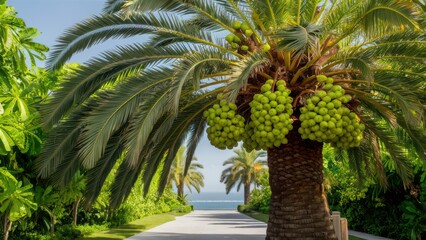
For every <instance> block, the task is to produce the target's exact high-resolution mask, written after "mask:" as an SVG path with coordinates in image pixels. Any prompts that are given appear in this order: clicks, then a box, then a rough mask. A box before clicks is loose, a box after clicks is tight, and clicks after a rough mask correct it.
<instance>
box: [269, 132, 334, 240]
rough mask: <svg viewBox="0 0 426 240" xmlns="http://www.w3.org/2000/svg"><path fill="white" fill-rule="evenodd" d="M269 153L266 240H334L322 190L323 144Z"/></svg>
mask: <svg viewBox="0 0 426 240" xmlns="http://www.w3.org/2000/svg"><path fill="white" fill-rule="evenodd" d="M287 138H288V140H289V141H288V142H289V143H288V144H286V145H281V146H280V147H279V148H271V149H269V150H268V166H269V174H270V177H269V182H270V185H271V191H272V196H271V203H270V211H269V222H268V229H267V236H266V239H267V240H283V239H336V236H335V233H334V229H333V225H332V222H331V220H330V213H329V209H328V204H327V199H326V197H325V193H324V188H323V184H322V183H323V174H322V169H323V167H322V143H319V142H314V141H310V140H302V139H301V137H300V135H299V133H298V132H297V127H295V128H294V130H292V131H291V132H290V133H289V134H288V135H287Z"/></svg>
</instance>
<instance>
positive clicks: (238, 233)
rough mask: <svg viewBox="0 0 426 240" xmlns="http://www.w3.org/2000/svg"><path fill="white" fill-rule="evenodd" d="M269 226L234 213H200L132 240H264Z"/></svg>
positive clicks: (205, 211) (168, 223) (189, 215)
mask: <svg viewBox="0 0 426 240" xmlns="http://www.w3.org/2000/svg"><path fill="white" fill-rule="evenodd" d="M265 236H266V224H265V223H263V222H259V221H257V220H255V219H252V218H250V217H247V216H246V215H243V214H241V213H238V212H237V211H233V210H196V211H194V212H192V213H189V214H187V215H184V216H181V217H176V220H175V221H171V222H167V223H165V224H163V225H160V226H158V227H155V228H152V229H150V230H148V231H146V232H143V233H140V234H137V235H134V236H132V237H130V238H127V239H129V240H139V239H142V240H164V239H185V240H219V239H227V240H264V239H265Z"/></svg>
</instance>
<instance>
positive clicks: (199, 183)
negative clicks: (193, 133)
mask: <svg viewBox="0 0 426 240" xmlns="http://www.w3.org/2000/svg"><path fill="white" fill-rule="evenodd" d="M196 161H197V158H195V157H193V158H192V159H191V163H190V165H189V168H188V170H187V171H185V164H186V155H185V147H183V146H182V147H180V148H179V150H178V152H177V153H176V156H175V160H174V161H173V164H172V166H171V167H170V173H169V178H168V181H169V184H168V185H172V184H173V183H174V184H175V186H176V189H177V193H178V198H179V200H180V201H183V200H184V188H185V186H186V187H187V188H188V189H189V191H190V192H192V190H191V188H192V187H193V188H195V190H196V191H197V192H198V193H200V190H201V188H202V187H204V175H203V174H202V173H201V172H200V171H199V169H202V168H203V165H202V164H201V163H198V162H196Z"/></svg>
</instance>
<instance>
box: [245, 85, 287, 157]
mask: <svg viewBox="0 0 426 240" xmlns="http://www.w3.org/2000/svg"><path fill="white" fill-rule="evenodd" d="M274 88H275V89H274ZM261 92H262V93H260V94H255V95H254V97H253V101H252V102H250V111H251V116H250V119H251V121H250V123H249V124H248V126H246V134H245V135H244V140H245V144H246V145H245V147H247V148H248V149H249V150H250V149H267V148H271V147H273V146H275V147H279V146H280V145H281V144H287V143H288V140H287V138H286V137H285V136H286V135H287V134H288V132H289V131H291V130H292V129H293V125H292V123H293V120H292V119H291V115H292V114H293V106H292V105H291V103H292V102H293V99H292V97H290V90H289V89H288V88H287V87H286V85H285V81H284V80H278V81H277V82H276V83H274V80H272V79H269V80H267V81H266V82H265V84H264V85H262V87H261Z"/></svg>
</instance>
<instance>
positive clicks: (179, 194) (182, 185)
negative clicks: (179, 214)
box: [177, 182, 185, 203]
mask: <svg viewBox="0 0 426 240" xmlns="http://www.w3.org/2000/svg"><path fill="white" fill-rule="evenodd" d="M184 187H185V185H184V184H183V182H182V183H181V184H179V185H178V186H177V191H178V199H179V201H180V202H182V203H183V202H184V199H183V188H184Z"/></svg>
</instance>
